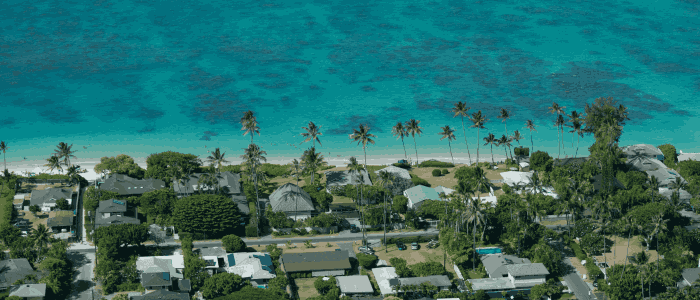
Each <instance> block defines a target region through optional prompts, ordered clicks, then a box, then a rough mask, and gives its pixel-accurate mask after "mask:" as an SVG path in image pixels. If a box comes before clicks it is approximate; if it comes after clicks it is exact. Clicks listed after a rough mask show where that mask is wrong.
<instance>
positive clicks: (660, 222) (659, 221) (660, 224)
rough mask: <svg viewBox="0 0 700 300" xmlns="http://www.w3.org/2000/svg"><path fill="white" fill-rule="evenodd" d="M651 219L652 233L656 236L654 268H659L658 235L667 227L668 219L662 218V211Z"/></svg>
mask: <svg viewBox="0 0 700 300" xmlns="http://www.w3.org/2000/svg"><path fill="white" fill-rule="evenodd" d="M652 221H653V222H654V225H655V226H654V235H655V236H656V270H657V271H658V270H659V261H660V259H659V235H660V234H661V233H662V232H664V231H666V229H668V225H667V223H668V220H664V213H663V211H662V212H660V213H659V214H658V215H656V216H655V217H654V218H653V219H652Z"/></svg>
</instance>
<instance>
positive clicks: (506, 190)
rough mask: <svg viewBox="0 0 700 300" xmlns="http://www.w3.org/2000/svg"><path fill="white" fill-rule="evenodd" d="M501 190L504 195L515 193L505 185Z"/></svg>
mask: <svg viewBox="0 0 700 300" xmlns="http://www.w3.org/2000/svg"><path fill="white" fill-rule="evenodd" d="M501 189H502V190H503V192H504V193H506V194H510V193H512V192H513V188H511V187H510V185H508V184H506V183H504V184H503V186H501Z"/></svg>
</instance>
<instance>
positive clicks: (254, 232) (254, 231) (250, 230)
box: [245, 225, 258, 237]
mask: <svg viewBox="0 0 700 300" xmlns="http://www.w3.org/2000/svg"><path fill="white" fill-rule="evenodd" d="M245 236H246V237H256V236H258V228H257V227H256V226H250V225H248V226H246V227H245Z"/></svg>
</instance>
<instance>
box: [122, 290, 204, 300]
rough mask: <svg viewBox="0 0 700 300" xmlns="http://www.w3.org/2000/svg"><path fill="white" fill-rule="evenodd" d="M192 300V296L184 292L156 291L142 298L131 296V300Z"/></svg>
mask: <svg viewBox="0 0 700 300" xmlns="http://www.w3.org/2000/svg"><path fill="white" fill-rule="evenodd" d="M166 299H167V300H190V295H189V294H188V293H183V292H171V291H167V290H156V291H155V292H151V293H148V294H145V295H142V296H131V300H166Z"/></svg>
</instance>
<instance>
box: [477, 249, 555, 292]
mask: <svg viewBox="0 0 700 300" xmlns="http://www.w3.org/2000/svg"><path fill="white" fill-rule="evenodd" d="M481 261H482V263H483V265H484V269H486V272H487V273H488V275H489V278H482V279H468V280H467V281H469V283H471V285H472V289H473V290H474V291H479V290H483V291H485V292H487V293H500V292H502V291H506V292H508V291H518V290H527V289H530V288H532V287H533V286H535V285H538V284H543V283H545V282H546V280H547V279H546V277H547V275H549V271H547V268H545V266H544V265H543V264H541V263H534V264H533V263H531V262H530V261H529V260H528V259H526V258H519V257H517V256H512V255H505V254H502V253H498V254H487V255H483V256H482V257H481Z"/></svg>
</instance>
